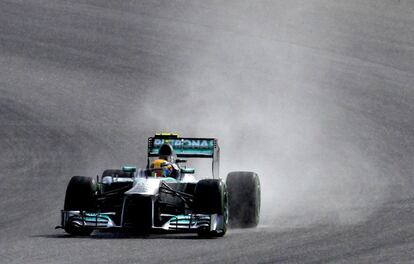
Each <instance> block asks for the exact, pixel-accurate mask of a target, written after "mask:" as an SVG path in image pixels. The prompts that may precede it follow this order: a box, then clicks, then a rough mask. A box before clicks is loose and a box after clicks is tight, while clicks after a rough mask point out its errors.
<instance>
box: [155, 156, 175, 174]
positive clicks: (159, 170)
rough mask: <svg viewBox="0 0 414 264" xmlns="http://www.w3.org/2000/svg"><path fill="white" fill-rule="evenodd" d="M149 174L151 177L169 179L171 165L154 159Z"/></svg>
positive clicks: (162, 160) (171, 170) (171, 169)
mask: <svg viewBox="0 0 414 264" xmlns="http://www.w3.org/2000/svg"><path fill="white" fill-rule="evenodd" d="M150 172H151V176H153V177H170V176H171V174H172V172H173V165H172V164H171V162H168V161H166V160H164V159H156V160H154V161H153V162H152V163H151V166H150Z"/></svg>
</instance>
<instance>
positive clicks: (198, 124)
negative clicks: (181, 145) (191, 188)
mask: <svg viewBox="0 0 414 264" xmlns="http://www.w3.org/2000/svg"><path fill="white" fill-rule="evenodd" d="M299 6H300V7H299ZM221 8H223V9H225V7H221ZM237 8H238V9H237ZM251 8H252V7H251V6H250V5H248V4H246V5H240V6H237V7H236V8H235V7H234V6H232V7H231V9H232V10H233V11H232V12H231V13H230V14H226V17H224V16H220V14H219V16H220V17H218V18H217V19H215V20H212V21H211V20H208V19H209V18H208V17H205V18H204V17H203V14H198V15H199V17H197V18H195V17H191V16H190V15H189V16H188V17H187V19H188V20H189V21H193V22H194V20H196V21H197V23H200V24H202V23H203V22H202V21H204V22H205V23H207V24H209V23H210V24H209V26H208V27H203V26H199V29H200V30H205V32H203V31H200V32H196V33H194V32H195V31H191V30H188V32H187V33H183V34H188V35H186V37H190V38H197V39H201V40H202V41H200V42H197V43H196V44H194V43H193V44H191V43H190V44H188V45H190V46H189V47H187V48H188V50H189V51H188V52H190V53H191V55H190V56H188V57H184V55H179V54H177V61H175V62H171V63H172V64H173V63H176V65H175V66H174V67H175V68H176V70H175V71H174V72H172V73H171V72H170V73H168V74H169V78H171V79H172V80H175V81H173V82H171V83H170V84H169V87H156V86H155V85H154V87H150V88H151V89H149V90H148V91H147V92H146V94H145V98H146V100H143V101H146V102H147V103H145V104H143V105H140V106H139V107H138V109H137V111H136V112H134V113H133V116H132V117H131V119H133V118H134V116H136V115H139V116H140V117H141V119H144V120H146V121H147V122H145V123H148V124H153V126H152V127H151V128H152V129H153V130H154V132H155V131H173V132H178V133H179V134H180V135H183V136H202V137H217V138H218V139H219V143H220V146H221V175H222V177H225V175H226V174H227V173H228V172H229V171H233V170H252V171H256V172H258V173H259V175H260V179H261V183H262V224H278V225H279V226H280V225H282V226H283V225H284V224H287V225H304V224H309V223H320V222H321V221H329V222H334V223H343V224H349V223H355V222H359V221H363V220H364V219H366V217H367V216H369V215H370V214H371V213H372V212H373V211H374V210H375V207H376V206H377V205H380V204H381V202H382V201H383V199H385V198H384V197H385V196H386V193H387V190H386V187H385V186H386V181H385V180H384V178H383V177H381V173H380V172H379V171H378V170H377V169H376V162H377V161H376V160H375V159H374V158H372V157H370V156H369V154H370V152H371V151H372V150H371V147H369V146H366V145H364V143H362V144H361V142H364V139H363V137H364V136H366V135H368V136H369V130H370V124H369V121H368V120H363V118H362V117H358V114H356V116H353V117H350V116H349V113H348V112H347V110H346V109H344V108H343V107H342V106H341V105H340V104H338V100H337V99H338V96H339V95H338V94H337V93H339V92H340V90H341V89H343V88H344V87H342V86H341V85H342V84H341V83H340V82H338V81H336V78H337V74H338V72H337V71H336V70H335V69H333V67H332V66H333V65H331V64H333V63H334V62H332V61H334V59H335V57H334V56H333V55H331V54H329V52H325V51H324V50H323V49H322V50H316V49H313V48H309V47H307V46H308V45H312V43H314V41H315V39H316V40H317V39H318V38H320V39H321V41H322V37H321V36H320V35H318V34H319V33H318V32H320V31H321V30H322V29H320V25H315V28H318V27H319V31H315V32H313V33H312V34H314V36H313V37H310V36H309V35H306V34H308V33H307V29H308V27H309V25H305V26H304V27H305V28H303V29H301V26H300V25H304V23H303V22H307V23H309V22H312V21H313V22H315V20H312V19H315V18H313V17H312V11H314V9H312V4H307V5H305V4H304V3H302V4H300V3H299V4H298V5H295V4H294V3H293V4H291V5H289V4H286V3H278V4H275V6H274V7H273V8H271V9H267V8H266V7H260V6H259V5H256V6H255V7H254V9H253V10H252V9H251ZM238 12H239V13H240V14H239V13H238ZM272 12H273V13H272ZM237 14H239V15H237ZM241 14H243V15H241ZM306 14H311V15H308V17H307V15H306ZM221 15H223V14H221ZM203 19H205V20H203ZM306 19H308V20H309V21H305V20H306ZM214 21H216V22H214ZM292 21H297V22H295V23H294V24H292V23H293V22H292ZM194 23H196V22H194ZM315 23H316V22H315ZM184 24H185V23H184ZM323 25H325V24H323ZM316 26H318V27H316ZM328 26H329V25H326V27H328ZM177 27H180V25H178V26H177ZM190 34H191V35H190ZM303 35H305V36H307V39H306V38H303ZM330 41H335V40H334V39H332V40H330ZM191 45H193V46H191ZM180 56H181V57H180ZM329 56H333V57H329ZM329 86H336V87H334V88H330V87H329ZM327 87H328V88H327ZM161 91H162V92H161ZM338 91H339V92H338ZM141 122H143V121H142V120H141ZM355 130H360V134H359V135H358V134H355V133H354V132H353V131H355ZM370 137H371V139H370V142H371V143H370V144H374V145H375V144H376V140H377V139H376V138H374V136H370ZM371 154H372V153H371Z"/></svg>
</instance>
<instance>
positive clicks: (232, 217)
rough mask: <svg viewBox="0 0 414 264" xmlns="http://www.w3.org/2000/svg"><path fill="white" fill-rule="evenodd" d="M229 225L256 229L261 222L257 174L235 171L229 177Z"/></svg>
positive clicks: (227, 182) (227, 180) (227, 183)
mask: <svg viewBox="0 0 414 264" xmlns="http://www.w3.org/2000/svg"><path fill="white" fill-rule="evenodd" d="M226 185H227V190H228V193H229V225H230V226H231V227H236V228H237V227H238V228H249V227H256V226H257V225H258V224H259V220H260V180H259V176H258V175H257V173H255V172H249V171H234V172H230V173H229V174H228V175H227V179H226Z"/></svg>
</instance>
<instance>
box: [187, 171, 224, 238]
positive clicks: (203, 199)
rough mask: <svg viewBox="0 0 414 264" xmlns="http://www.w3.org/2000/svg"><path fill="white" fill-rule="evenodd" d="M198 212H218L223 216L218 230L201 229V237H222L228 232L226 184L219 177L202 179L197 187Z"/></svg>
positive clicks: (199, 233)
mask: <svg viewBox="0 0 414 264" xmlns="http://www.w3.org/2000/svg"><path fill="white" fill-rule="evenodd" d="M195 199H196V201H195V202H196V208H197V213H201V214H217V215H218V216H219V217H222V220H223V221H222V222H221V224H222V226H221V228H220V229H218V230H214V231H210V230H206V229H201V230H199V232H198V235H199V236H200V237H221V236H224V235H225V234H226V231H227V221H228V201H227V191H226V186H225V184H224V182H223V181H221V180H217V179H203V180H200V181H199V182H198V183H197V185H196V187H195Z"/></svg>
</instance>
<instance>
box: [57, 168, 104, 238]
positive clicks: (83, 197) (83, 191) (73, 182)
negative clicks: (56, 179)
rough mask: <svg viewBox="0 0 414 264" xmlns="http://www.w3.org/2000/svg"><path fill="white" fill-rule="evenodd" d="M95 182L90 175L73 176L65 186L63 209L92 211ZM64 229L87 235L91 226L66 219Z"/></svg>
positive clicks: (93, 207)
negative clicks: (84, 225) (87, 226)
mask: <svg viewBox="0 0 414 264" xmlns="http://www.w3.org/2000/svg"><path fill="white" fill-rule="evenodd" d="M96 190H97V185H96V182H95V181H94V180H93V179H92V178H90V177H84V176H73V177H72V178H71V179H70V181H69V184H68V187H67V188H66V195H65V205H64V207H63V208H64V210H65V211H87V212H94V211H96V209H97V205H96ZM64 228H65V231H66V232H67V233H69V234H71V235H76V236H87V235H90V234H91V233H92V231H93V229H91V228H86V227H83V226H81V225H79V224H77V222H76V221H70V220H69V221H68V223H67V225H66V226H65V227H64Z"/></svg>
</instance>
